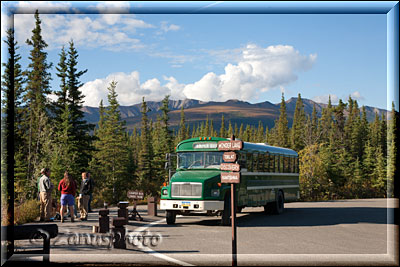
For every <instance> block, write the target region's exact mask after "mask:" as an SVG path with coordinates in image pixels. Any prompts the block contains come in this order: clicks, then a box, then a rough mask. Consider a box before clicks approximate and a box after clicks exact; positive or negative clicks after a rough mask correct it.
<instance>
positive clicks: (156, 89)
mask: <svg viewBox="0 0 400 267" xmlns="http://www.w3.org/2000/svg"><path fill="white" fill-rule="evenodd" d="M164 79H165V80H167V81H168V83H167V84H166V85H161V82H160V81H159V80H158V79H155V78H154V79H150V80H147V81H145V82H144V83H142V84H141V83H140V77H139V73H138V72H137V71H133V72H131V73H128V74H127V73H122V72H120V73H113V74H110V75H108V76H107V77H106V78H104V79H96V80H94V81H91V82H87V83H85V84H84V85H83V86H82V87H81V88H80V90H81V91H82V93H83V95H85V98H84V101H85V104H84V105H87V106H98V105H99V103H100V100H103V104H104V105H108V101H107V95H108V89H107V88H108V87H109V85H110V83H111V82H112V81H116V82H117V87H116V90H115V91H116V92H117V94H118V98H117V99H118V101H119V103H120V105H126V106H127V105H133V104H137V103H140V102H141V101H142V97H143V96H145V97H146V100H154V101H160V100H162V99H163V98H164V96H165V95H171V99H180V97H179V98H176V96H175V94H179V92H176V90H177V88H179V87H180V85H179V84H178V82H177V81H176V80H175V79H174V78H172V77H170V78H167V77H165V78H164Z"/></svg>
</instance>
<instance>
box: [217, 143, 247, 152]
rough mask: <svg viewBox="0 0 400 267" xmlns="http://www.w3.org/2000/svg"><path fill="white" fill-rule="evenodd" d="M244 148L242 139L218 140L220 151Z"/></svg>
mask: <svg viewBox="0 0 400 267" xmlns="http://www.w3.org/2000/svg"><path fill="white" fill-rule="evenodd" d="M242 148H243V142H242V141H241V140H231V141H219V142H218V150H219V151H232V150H241V149H242Z"/></svg>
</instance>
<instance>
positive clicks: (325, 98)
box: [312, 94, 339, 104]
mask: <svg viewBox="0 0 400 267" xmlns="http://www.w3.org/2000/svg"><path fill="white" fill-rule="evenodd" d="M329 97H330V98H331V103H332V104H336V103H339V97H338V96H337V95H334V94H331V95H321V96H315V97H313V98H312V100H313V101H315V102H317V103H323V104H328V101H329Z"/></svg>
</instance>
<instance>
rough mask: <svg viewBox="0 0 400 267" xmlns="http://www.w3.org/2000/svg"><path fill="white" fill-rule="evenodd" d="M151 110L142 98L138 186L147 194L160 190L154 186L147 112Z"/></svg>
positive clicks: (153, 193) (151, 147)
mask: <svg viewBox="0 0 400 267" xmlns="http://www.w3.org/2000/svg"><path fill="white" fill-rule="evenodd" d="M148 112H149V110H148V107H147V103H146V102H145V101H144V97H143V99H142V109H141V113H142V123H141V139H140V142H141V146H142V147H141V150H140V152H139V158H138V169H137V176H138V186H139V188H140V189H142V190H143V191H144V192H145V194H147V195H156V194H157V193H158V192H157V190H156V189H155V188H153V186H152V179H153V178H154V176H153V171H152V159H153V146H152V140H151V135H150V128H149V121H148V118H147V113H148Z"/></svg>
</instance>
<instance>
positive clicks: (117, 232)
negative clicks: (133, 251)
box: [112, 217, 126, 249]
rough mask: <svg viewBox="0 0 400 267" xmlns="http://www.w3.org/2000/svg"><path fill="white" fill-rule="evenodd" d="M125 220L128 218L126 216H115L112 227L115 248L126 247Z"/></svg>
mask: <svg viewBox="0 0 400 267" xmlns="http://www.w3.org/2000/svg"><path fill="white" fill-rule="evenodd" d="M125 222H126V219H125V218H124V217H117V218H113V222H112V223H113V226H114V227H113V228H112V234H113V239H114V240H113V243H114V248H119V249H126V242H125V234H126V231H125V227H124V225H125Z"/></svg>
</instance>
